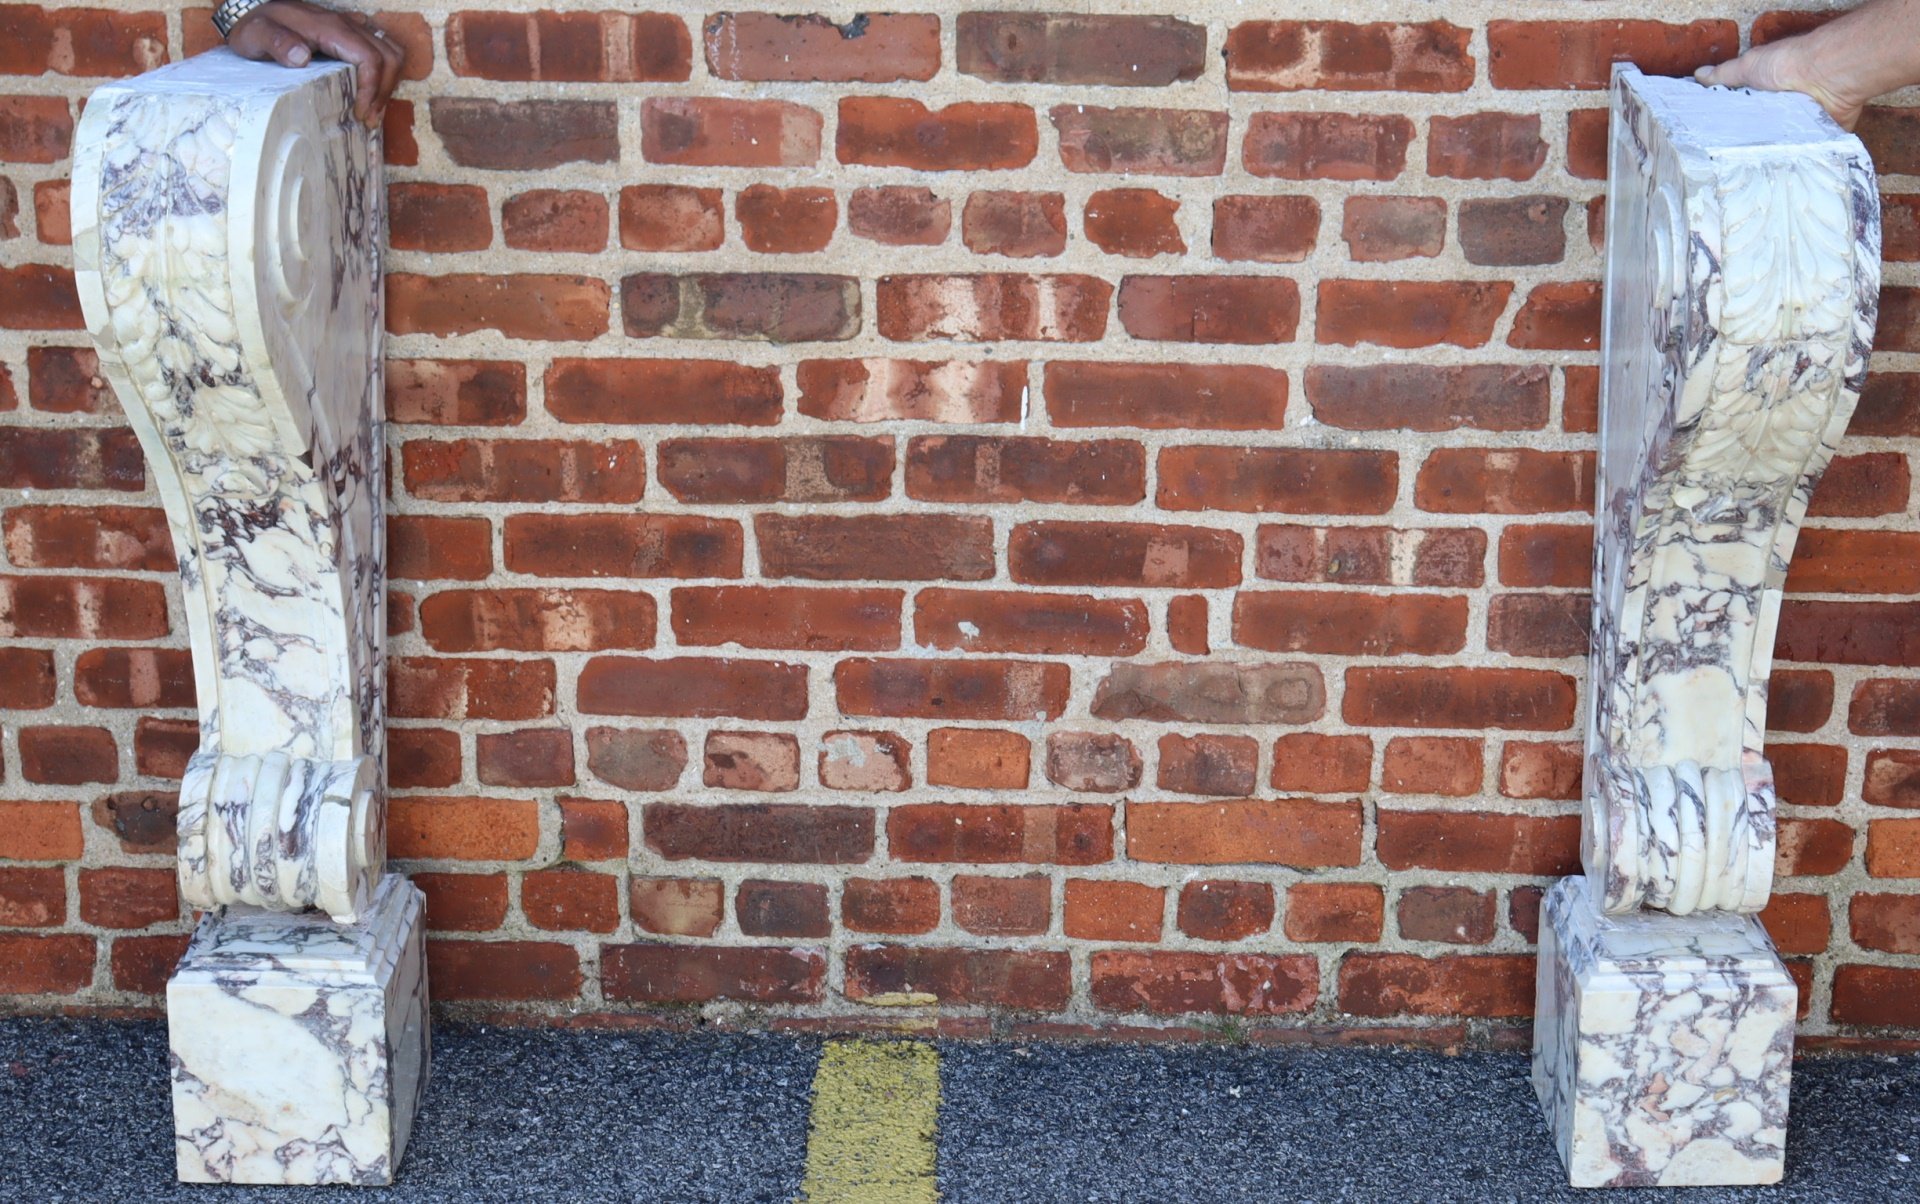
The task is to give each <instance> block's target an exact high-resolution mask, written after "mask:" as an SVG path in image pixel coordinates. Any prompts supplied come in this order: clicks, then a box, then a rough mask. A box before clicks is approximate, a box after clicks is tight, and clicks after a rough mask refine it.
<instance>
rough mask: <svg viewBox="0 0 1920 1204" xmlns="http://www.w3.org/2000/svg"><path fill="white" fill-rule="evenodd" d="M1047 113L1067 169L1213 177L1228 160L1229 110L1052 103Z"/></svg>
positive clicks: (1221, 169)
mask: <svg viewBox="0 0 1920 1204" xmlns="http://www.w3.org/2000/svg"><path fill="white" fill-rule="evenodd" d="M1048 116H1049V117H1050V118H1052V120H1053V128H1054V129H1055V131H1057V132H1058V134H1059V138H1060V162H1061V163H1062V164H1063V165H1065V167H1066V169H1067V170H1068V171H1071V172H1115V173H1121V174H1125V175H1144V176H1217V175H1219V174H1221V173H1222V172H1223V171H1225V170H1226V165H1227V127H1228V118H1227V114H1225V113H1221V112H1214V111H1210V110H1203V109H1103V108H1098V107H1095V106H1093V105H1081V104H1071V105H1068V104H1062V105H1055V106H1053V109H1052V110H1051V111H1050V112H1049V114H1048Z"/></svg>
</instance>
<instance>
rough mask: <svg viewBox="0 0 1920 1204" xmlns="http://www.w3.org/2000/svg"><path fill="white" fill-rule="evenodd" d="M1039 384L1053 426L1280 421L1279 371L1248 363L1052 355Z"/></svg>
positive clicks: (1282, 378)
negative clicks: (1100, 359) (1126, 360)
mask: <svg viewBox="0 0 1920 1204" xmlns="http://www.w3.org/2000/svg"><path fill="white" fill-rule="evenodd" d="M1044 390H1045V393H1046V400H1047V414H1048V416H1049V417H1050V418H1052V420H1053V422H1054V425H1056V426H1065V427H1102V426H1130V427H1143V428H1146V429H1149V430H1181V429H1196V430H1272V429H1278V428H1279V427H1281V426H1284V425H1285V423H1286V412H1287V374H1286V373H1285V372H1284V371H1282V370H1281V369H1278V368H1268V367H1263V366H1258V365H1254V364H1133V363H1099V362H1088V361H1084V360H1072V361H1058V362H1054V363H1050V364H1048V365H1047V367H1046V375H1045V384H1044Z"/></svg>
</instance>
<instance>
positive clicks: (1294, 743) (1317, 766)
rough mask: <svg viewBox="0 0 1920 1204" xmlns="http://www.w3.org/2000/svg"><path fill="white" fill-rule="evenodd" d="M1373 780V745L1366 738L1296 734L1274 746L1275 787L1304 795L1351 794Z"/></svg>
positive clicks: (1283, 737) (1287, 736) (1282, 738)
mask: <svg viewBox="0 0 1920 1204" xmlns="http://www.w3.org/2000/svg"><path fill="white" fill-rule="evenodd" d="M1372 779H1373V741H1372V740H1370V739H1368V738H1367V737H1365V736H1324V735H1321V734H1319V733H1317V732H1293V733H1290V734H1288V735H1285V736H1281V737H1280V738H1279V739H1278V740H1275V741H1274V742H1273V774H1272V783H1271V784H1272V786H1273V788H1274V789H1275V790H1292V791H1298V792H1300V793H1302V794H1352V793H1356V792H1361V791H1364V790H1366V788H1367V785H1368V783H1369V782H1371V781H1372Z"/></svg>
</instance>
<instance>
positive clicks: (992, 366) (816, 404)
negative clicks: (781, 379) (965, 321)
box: [798, 359, 1027, 424]
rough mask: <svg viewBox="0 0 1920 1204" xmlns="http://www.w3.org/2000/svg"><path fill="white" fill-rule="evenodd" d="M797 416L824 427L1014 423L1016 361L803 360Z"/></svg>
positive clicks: (1021, 378) (1022, 373) (1019, 373)
mask: <svg viewBox="0 0 1920 1204" xmlns="http://www.w3.org/2000/svg"><path fill="white" fill-rule="evenodd" d="M798 379H799V385H800V403H799V405H800V412H801V413H802V414H805V415H807V416H808V417H810V418H820V419H824V420H826V421H829V422H893V421H896V420H907V421H917V422H960V423H970V424H971V423H990V422H1015V421H1018V420H1019V418H1020V413H1021V402H1022V399H1023V397H1024V396H1025V393H1026V388H1027V365H1026V364H1024V363H1021V362H1018V361H1015V362H1013V363H996V362H993V361H976V362H971V363H970V362H967V361H963V360H955V361H951V362H947V363H929V362H926V361H923V360H889V359H870V360H805V361H803V362H802V363H801V364H800V367H799V370H798Z"/></svg>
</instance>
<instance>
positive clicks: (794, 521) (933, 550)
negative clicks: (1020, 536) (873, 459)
mask: <svg viewBox="0 0 1920 1204" xmlns="http://www.w3.org/2000/svg"><path fill="white" fill-rule="evenodd" d="M754 533H755V536H756V538H757V540H758V542H759V545H760V571H761V573H762V575H763V576H765V577H769V578H775V577H799V578H807V579H811V580H824V581H846V580H862V579H867V580H891V581H927V580H941V579H946V580H959V581H981V580H985V579H986V578H988V577H991V576H992V575H993V571H994V553H993V525H992V522H991V520H989V519H986V518H984V517H972V516H959V515H942V514H901V515H877V516H871V517H842V516H838V515H784V514H762V515H758V516H756V518H755V519H754Z"/></svg>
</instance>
